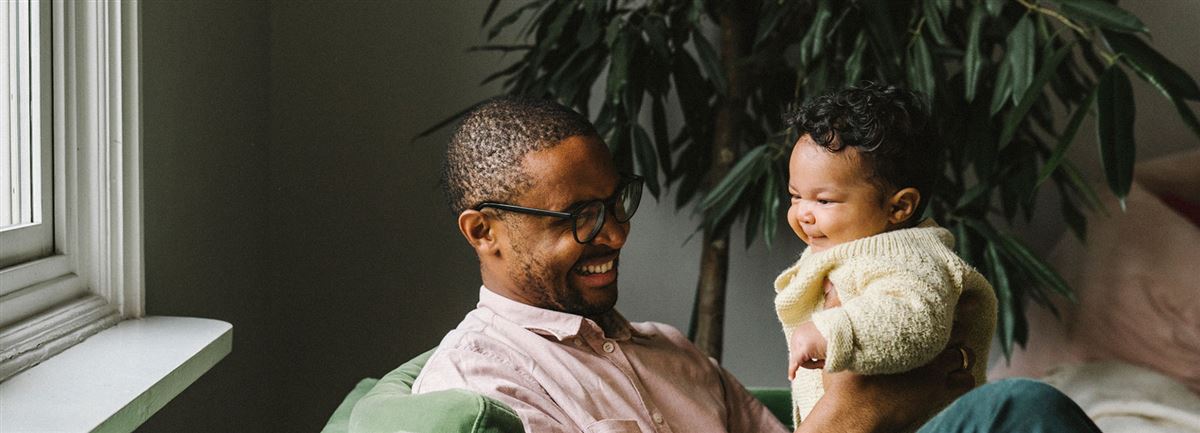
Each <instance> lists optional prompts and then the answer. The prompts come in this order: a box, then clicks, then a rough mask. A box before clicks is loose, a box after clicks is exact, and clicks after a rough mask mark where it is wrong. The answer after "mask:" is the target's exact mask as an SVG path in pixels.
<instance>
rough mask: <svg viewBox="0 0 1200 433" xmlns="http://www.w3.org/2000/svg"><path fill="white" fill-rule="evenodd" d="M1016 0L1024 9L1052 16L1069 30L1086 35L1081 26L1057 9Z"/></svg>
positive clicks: (1026, 0) (1025, 0) (1024, 0)
mask: <svg viewBox="0 0 1200 433" xmlns="http://www.w3.org/2000/svg"><path fill="white" fill-rule="evenodd" d="M1017 2H1018V3H1021V5H1022V6H1025V8H1026V9H1029V10H1031V11H1034V12H1037V13H1040V14H1043V15H1046V16H1049V17H1051V18H1054V19H1056V20H1058V21H1059V22H1061V23H1063V25H1065V26H1067V27H1070V28H1071V30H1075V31H1076V32H1079V34H1081V35H1085V36H1084V37H1087V36H1086V35H1087V30H1084V29H1083V27H1080V26H1079V24H1075V23H1074V22H1073V21H1071V19H1070V18H1067V17H1066V16H1063V14H1060V13H1058V11H1055V10H1054V9H1048V8H1044V7H1041V6H1038V5H1035V4H1033V3H1030V2H1029V0H1017Z"/></svg>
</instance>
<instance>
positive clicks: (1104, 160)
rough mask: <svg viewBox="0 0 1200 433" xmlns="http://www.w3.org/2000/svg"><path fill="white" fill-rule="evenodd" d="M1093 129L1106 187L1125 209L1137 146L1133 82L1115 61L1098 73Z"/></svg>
mask: <svg viewBox="0 0 1200 433" xmlns="http://www.w3.org/2000/svg"><path fill="white" fill-rule="evenodd" d="M1098 91H1099V94H1098V95H1097V96H1098V97H1099V101H1098V105H1097V108H1099V115H1098V116H1097V119H1096V133H1097V134H1099V138H1100V162H1101V164H1102V165H1103V166H1104V178H1105V179H1106V180H1107V181H1108V188H1109V189H1110V190H1112V192H1113V194H1116V195H1117V199H1118V200H1120V202H1121V210H1124V209H1125V197H1126V196H1128V195H1129V188H1130V186H1131V185H1132V184H1133V163H1134V160H1135V152H1136V150H1137V146H1136V145H1135V144H1134V138H1133V120H1134V117H1135V115H1136V110H1135V108H1134V105H1133V86H1131V85H1130V84H1129V77H1128V76H1126V75H1125V72H1124V71H1122V70H1121V68H1120V67H1119V66H1117V65H1112V66H1110V67H1109V68H1108V70H1107V71H1105V72H1104V75H1102V76H1101V77H1100V87H1099V90H1098Z"/></svg>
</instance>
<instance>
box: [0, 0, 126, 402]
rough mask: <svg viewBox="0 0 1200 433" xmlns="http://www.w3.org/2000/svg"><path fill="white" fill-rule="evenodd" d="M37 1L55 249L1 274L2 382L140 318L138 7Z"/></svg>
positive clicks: (0, 331) (42, 107)
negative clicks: (46, 78)
mask: <svg viewBox="0 0 1200 433" xmlns="http://www.w3.org/2000/svg"><path fill="white" fill-rule="evenodd" d="M36 3H37V7H38V10H39V11H40V12H41V13H40V14H39V17H40V19H41V21H40V23H41V24H42V25H43V26H45V27H49V28H48V29H46V28H45V27H43V31H42V33H41V34H42V35H46V34H49V35H50V37H49V38H41V39H42V44H43V47H42V51H41V52H42V53H46V52H47V48H49V54H50V55H49V59H46V56H45V55H43V56H41V57H42V59H43V62H42V65H43V67H45V65H47V63H49V65H50V66H49V68H48V69H49V70H52V73H51V74H48V75H49V78H50V79H49V80H45V79H43V80H42V81H43V85H42V86H41V89H42V91H43V93H42V95H48V94H52V97H51V98H50V99H49V102H50V103H49V104H47V103H44V102H46V98H44V97H43V98H42V100H43V104H42V106H41V107H40V108H41V110H40V114H41V118H42V119H43V120H42V124H41V131H42V132H43V133H47V134H52V140H53V142H52V144H51V148H52V152H51V153H52V158H43V159H50V160H52V170H53V175H52V177H53V189H52V197H53V218H45V216H44V218H43V223H46V222H52V227H53V242H54V243H53V252H52V254H51V255H49V256H47V257H43V258H39V259H36V260H32V261H28V262H23V263H20V264H15V265H11V266H8V267H6V268H4V269H2V270H0V381H3V380H4V379H6V378H8V377H11V376H12V375H14V374H16V373H18V372H20V371H22V370H25V369H27V368H29V367H31V366H33V365H36V364H38V363H40V362H41V361H43V360H45V359H47V358H49V357H51V356H53V355H54V354H56V353H59V352H61V351H62V350H64V349H66V348H68V347H70V346H72V345H73V344H75V343H77V342H79V341H82V340H83V339H84V338H87V337H88V336H90V335H92V334H95V333H97V332H99V331H100V330H103V329H105V328H107V327H109V326H112V325H114V324H116V323H118V322H120V321H121V320H123V319H129V318H139V317H142V315H143V314H144V299H143V294H144V273H143V268H144V260H143V240H142V192H141V191H142V188H141V163H142V162H141V116H140V112H141V91H140V89H141V86H140V71H139V58H140V35H139V32H140V25H139V15H140V14H139V5H138V3H137V2H136V1H127V0H121V1H104V2H96V1H71V0H67V1H64V0H53V1H50V0H40V1H37V2H36ZM46 30H49V31H48V32H47V31H46ZM45 45H49V47H45ZM45 71H46V70H45V69H43V70H42V74H41V77H43V78H44V77H47V74H45ZM46 81H49V82H50V83H46ZM51 89H52V90H51ZM51 119H52V120H51ZM43 156H45V155H43ZM46 192H48V191H47V190H46V189H43V194H44V195H49V194H45V193H46ZM4 248H5V249H7V248H8V247H7V246H5V247H4Z"/></svg>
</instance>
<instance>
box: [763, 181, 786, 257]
mask: <svg viewBox="0 0 1200 433" xmlns="http://www.w3.org/2000/svg"><path fill="white" fill-rule="evenodd" d="M765 182H766V183H765V184H764V185H763V195H762V207H763V224H762V234H763V241H766V243H767V248H768V249H769V248H771V243H772V241H774V239H775V229H776V228H777V227H779V215H780V213H781V210H780V208H781V207H783V200H782V199H781V198H780V197H779V173H778V172H776V170H775V167H774V164H767V176H766V181H765Z"/></svg>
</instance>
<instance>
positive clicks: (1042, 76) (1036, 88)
mask: <svg viewBox="0 0 1200 433" xmlns="http://www.w3.org/2000/svg"><path fill="white" fill-rule="evenodd" d="M1074 46H1075V44H1074V43H1070V44H1065V45H1063V46H1061V47H1058V50H1055V51H1054V54H1053V55H1051V56H1050V58H1049V59H1046V61H1045V64H1043V65H1042V69H1041V70H1040V71H1038V74H1037V76H1036V77H1034V78H1033V81H1032V82H1030V83H1029V85H1028V87H1026V89H1025V94H1024V95H1022V96H1021V99H1020V101H1021V102H1020V103H1018V104H1017V106H1016V107H1013V109H1012V111H1009V112H1008V115H1007V116H1005V119H1004V129H1003V130H1002V131H1001V132H1000V149H1004V147H1005V146H1007V145H1008V143H1009V142H1011V141H1012V139H1013V137H1014V136H1016V133H1017V125H1020V124H1021V121H1023V120H1025V115H1026V114H1028V113H1029V109H1030V108H1033V104H1034V103H1035V102H1037V100H1038V97H1040V96H1041V94H1042V91H1043V89H1044V88H1045V87H1046V83H1047V82H1049V81H1050V77H1051V76H1053V75H1054V73H1055V71H1057V70H1058V65H1059V64H1060V63H1062V61H1063V59H1064V58H1066V57H1067V54H1070V52H1071V49H1072V48H1074ZM1015 87H1016V86H1014V88H1013V91H1014V92H1015V91H1016V88H1015Z"/></svg>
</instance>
